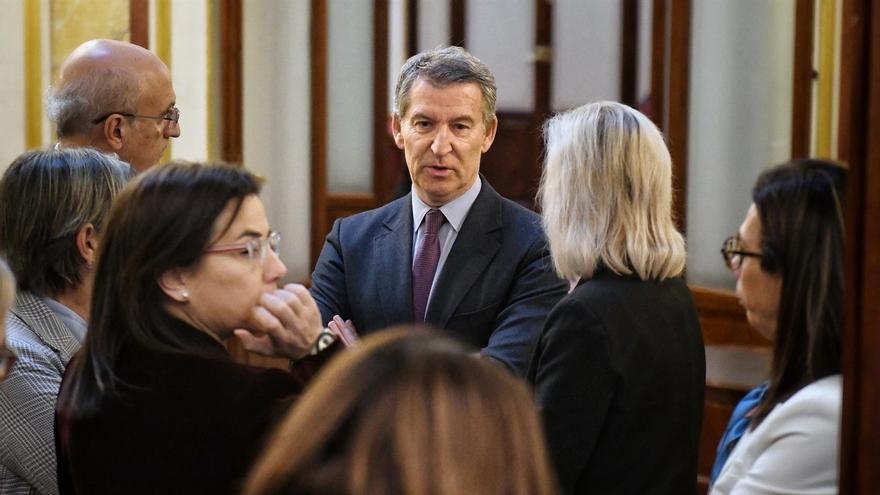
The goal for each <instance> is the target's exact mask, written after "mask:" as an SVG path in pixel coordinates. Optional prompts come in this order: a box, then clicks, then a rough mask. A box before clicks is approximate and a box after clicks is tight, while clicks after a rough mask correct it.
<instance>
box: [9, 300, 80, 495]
mask: <svg viewBox="0 0 880 495" xmlns="http://www.w3.org/2000/svg"><path fill="white" fill-rule="evenodd" d="M6 345H7V347H9V348H10V349H11V350H12V351H13V352H15V354H16V355H18V362H16V363H15V366H14V367H13V368H12V371H11V373H10V374H9V376H7V377H6V380H4V381H3V382H2V383H0V493H2V494H4V495H7V494H32V493H42V494H55V493H58V481H57V479H56V464H55V437H54V427H53V421H54V418H55V399H56V397H57V395H58V388H59V386H60V385H61V377H62V376H63V375H64V369H65V367H66V366H67V363H68V361H70V358H71V357H72V356H73V354H74V353H75V352H76V351H77V350H79V347H80V342H79V341H78V340H77V339H76V337H74V335H73V334H72V333H71V331H70V330H68V328H67V326H65V325H64V323H62V322H61V320H60V319H59V318H58V317H57V316H56V315H55V313H54V312H53V311H52V310H51V309H50V308H49V307H48V306H46V304H45V303H44V302H43V301H42V300H41V299H40V298H39V297H38V296H36V295H34V294H32V293H29V292H20V293H19V294H18V295H17V296H16V298H15V303H14V304H13V305H12V308H11V310H10V312H9V314H8V315H7V317H6Z"/></svg>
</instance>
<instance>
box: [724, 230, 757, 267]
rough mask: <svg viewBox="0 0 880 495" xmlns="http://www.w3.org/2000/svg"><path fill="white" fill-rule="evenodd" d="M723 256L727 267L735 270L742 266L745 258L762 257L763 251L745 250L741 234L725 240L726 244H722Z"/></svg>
mask: <svg viewBox="0 0 880 495" xmlns="http://www.w3.org/2000/svg"><path fill="white" fill-rule="evenodd" d="M721 256H722V257H724V264H725V265H727V268H729V269H731V270H734V271H735V270H739V267H740V266H742V260H743V258H746V257H751V258H760V257H761V253H753V252H751V251H743V249H742V241H741V240H740V238H739V236H738V235H733V236H730V237H728V238H727V239H725V240H724V244H723V245H722V246H721Z"/></svg>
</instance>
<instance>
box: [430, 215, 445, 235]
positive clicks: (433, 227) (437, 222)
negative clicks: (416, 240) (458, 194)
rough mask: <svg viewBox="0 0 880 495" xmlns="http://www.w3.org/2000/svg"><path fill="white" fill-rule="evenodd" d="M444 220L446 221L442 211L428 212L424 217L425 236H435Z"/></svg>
mask: <svg viewBox="0 0 880 495" xmlns="http://www.w3.org/2000/svg"><path fill="white" fill-rule="evenodd" d="M444 220H446V217H445V216H443V212H442V211H440V210H437V209H430V210H428V213H427V214H426V215H425V234H435V235H436V234H437V231H438V230H440V226H441V225H443V221H444Z"/></svg>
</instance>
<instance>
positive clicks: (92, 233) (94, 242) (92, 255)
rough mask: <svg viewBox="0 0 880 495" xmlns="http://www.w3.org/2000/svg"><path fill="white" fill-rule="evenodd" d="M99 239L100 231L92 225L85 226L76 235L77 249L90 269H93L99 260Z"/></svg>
mask: <svg viewBox="0 0 880 495" xmlns="http://www.w3.org/2000/svg"><path fill="white" fill-rule="evenodd" d="M98 237H99V236H98V230H97V229H96V228H95V226H94V225H92V224H91V223H87V224H85V225H83V227H82V228H81V229H79V231H78V232H77V233H76V249H77V250H78V251H79V255H80V256H82V258H83V260H84V261H85V262H86V266H87V267H89V268H92V267H93V266H94V265H95V261H96V260H97V259H98V241H99V238H98Z"/></svg>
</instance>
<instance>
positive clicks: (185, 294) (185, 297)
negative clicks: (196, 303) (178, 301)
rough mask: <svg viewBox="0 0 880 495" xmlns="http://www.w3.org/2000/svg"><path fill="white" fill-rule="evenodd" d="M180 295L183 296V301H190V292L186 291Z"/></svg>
mask: <svg viewBox="0 0 880 495" xmlns="http://www.w3.org/2000/svg"><path fill="white" fill-rule="evenodd" d="M180 295H181V297H183V300H184V301H186V300H187V299H189V292H188V291H186V290H184V291H183V293H181V294H180Z"/></svg>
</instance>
